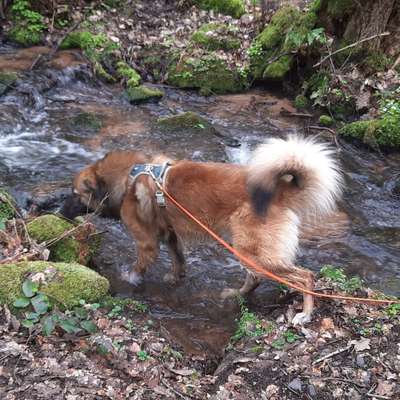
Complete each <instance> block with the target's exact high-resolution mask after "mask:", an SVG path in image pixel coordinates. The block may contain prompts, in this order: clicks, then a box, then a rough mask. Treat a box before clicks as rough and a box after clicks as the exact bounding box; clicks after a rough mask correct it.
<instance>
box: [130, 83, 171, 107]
mask: <svg viewBox="0 0 400 400" xmlns="http://www.w3.org/2000/svg"><path fill="white" fill-rule="evenodd" d="M125 96H126V97H127V99H128V100H129V102H130V103H132V104H138V103H145V102H150V101H153V102H154V101H159V100H160V99H161V98H162V97H163V96H164V93H163V92H162V91H161V90H158V89H155V88H150V87H148V86H144V85H140V86H137V87H128V88H127V89H126V90H125Z"/></svg>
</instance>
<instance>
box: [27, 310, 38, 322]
mask: <svg viewBox="0 0 400 400" xmlns="http://www.w3.org/2000/svg"><path fill="white" fill-rule="evenodd" d="M39 316H40V314H38V313H35V312H29V313H26V314H25V318H26V319H30V320H32V321H34V322H37V321H38V319H39Z"/></svg>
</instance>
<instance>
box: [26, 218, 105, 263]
mask: <svg viewBox="0 0 400 400" xmlns="http://www.w3.org/2000/svg"><path fill="white" fill-rule="evenodd" d="M73 228H75V225H73V224H71V223H70V222H67V221H65V220H64V219H62V218H59V217H57V216H56V215H52V214H48V215H42V216H40V217H37V218H35V219H34V220H33V221H31V222H29V223H28V224H27V229H28V233H29V235H30V236H31V237H32V238H33V239H34V240H35V241H36V242H38V243H43V242H49V241H51V240H53V239H55V238H59V237H60V236H61V235H62V234H64V233H65V232H67V231H69V230H71V229H73ZM94 232H95V229H94V227H93V226H92V225H90V224H87V225H82V226H80V227H79V228H76V229H75V230H74V231H73V233H71V235H68V237H65V238H63V239H61V240H58V241H57V242H55V243H54V244H52V245H50V246H49V250H50V260H52V261H63V262H80V263H83V264H87V263H88V262H89V260H90V258H91V256H92V254H93V252H94V250H95V249H96V247H97V246H98V244H99V243H98V242H97V240H98V239H99V238H98V237H96V236H95V239H89V238H91V234H93V233H94Z"/></svg>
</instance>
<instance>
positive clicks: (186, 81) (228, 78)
mask: <svg viewBox="0 0 400 400" xmlns="http://www.w3.org/2000/svg"><path fill="white" fill-rule="evenodd" d="M167 82H168V83H169V84H170V85H173V86H177V87H180V88H188V89H200V93H201V94H203V95H210V94H224V93H237V92H241V91H243V90H244V89H245V88H246V87H247V86H248V81H247V75H246V74H241V73H240V71H238V70H236V69H230V68H229V67H228V66H227V65H226V62H225V61H224V60H221V59H219V58H218V57H216V56H215V55H214V54H212V53H210V54H208V55H205V56H201V57H199V58H197V57H194V56H192V57H190V56H189V57H187V58H185V59H184V60H181V61H180V62H179V63H173V64H172V65H171V67H170V68H169V71H168V79H167Z"/></svg>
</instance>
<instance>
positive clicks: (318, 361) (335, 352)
mask: <svg viewBox="0 0 400 400" xmlns="http://www.w3.org/2000/svg"><path fill="white" fill-rule="evenodd" d="M351 346H352V345H351V344H350V345H348V346H346V347H343V348H342V349H338V350H335V351H333V352H332V353H329V354H327V355H326V356H323V357H321V358H317V359H316V360H315V361H313V365H315V364H318V363H320V362H321V361H325V360H327V359H328V358H332V357H334V356H336V355H338V354H340V353H344V352H345V351H347V350H350V349H351Z"/></svg>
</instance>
